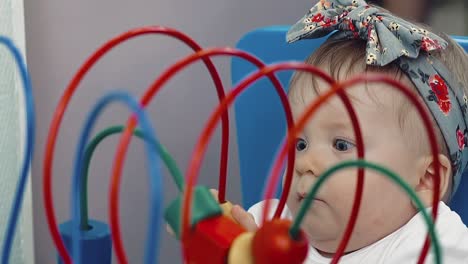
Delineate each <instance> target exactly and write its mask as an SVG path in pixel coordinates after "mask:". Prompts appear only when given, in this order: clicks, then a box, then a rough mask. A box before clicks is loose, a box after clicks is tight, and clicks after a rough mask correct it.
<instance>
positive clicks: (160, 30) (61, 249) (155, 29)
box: [42, 26, 229, 264]
mask: <svg viewBox="0 0 468 264" xmlns="http://www.w3.org/2000/svg"><path fill="white" fill-rule="evenodd" d="M149 34H155V35H159V34H161V35H167V36H170V37H173V38H176V39H178V40H181V41H182V42H184V43H185V44H186V45H188V46H189V47H190V48H192V49H193V50H195V51H198V50H201V46H200V45H198V44H197V43H196V42H195V41H194V40H193V39H191V38H190V37H189V36H187V35H185V34H183V33H182V32H179V31H177V30H175V29H171V28H166V27H160V26H152V27H142V28H136V29H133V30H130V31H127V32H125V33H123V34H121V35H119V36H117V37H115V38H113V39H111V40H109V41H108V42H107V43H105V44H104V45H103V46H102V47H100V48H99V49H98V50H97V51H95V52H94V53H93V54H92V55H91V56H90V57H89V58H88V59H87V60H86V62H85V63H84V64H83V65H82V66H81V67H80V69H79V70H78V72H77V73H76V74H75V76H74V77H73V79H72V80H71V82H70V84H69V85H68V87H67V89H66V90H65V91H64V92H63V94H62V97H61V98H60V101H59V103H58V105H57V108H56V109H55V113H54V116H53V119H52V121H51V123H50V127H49V134H48V135H47V143H46V148H45V150H44V166H43V173H44V176H43V177H44V178H43V185H42V187H43V199H44V206H45V211H46V218H47V224H48V228H49V231H50V234H51V236H52V240H53V242H54V244H55V247H56V248H57V251H58V253H59V255H60V256H61V257H62V259H63V261H64V263H65V264H71V258H70V255H69V254H68V251H67V249H66V248H65V244H64V243H63V240H62V237H61V236H60V233H59V230H58V226H57V219H56V216H55V209H54V202H53V197H52V167H53V158H54V151H55V144H56V140H57V135H58V131H59V129H60V125H61V123H62V119H63V115H64V114H65V111H66V109H67V107H68V104H69V102H70V100H71V98H72V96H73V94H74V92H75V90H76V89H77V88H78V85H79V84H80V83H81V81H82V80H83V78H84V76H85V75H86V74H87V73H88V72H89V71H90V69H91V68H92V67H93V66H94V65H95V64H96V62H98V61H99V60H100V59H101V57H102V56H104V55H105V54H106V53H108V52H109V51H110V50H112V49H113V48H114V47H116V46H118V45H119V44H121V43H123V42H125V41H127V40H129V39H132V38H135V37H138V36H142V35H149ZM203 62H204V64H205V65H206V67H207V68H208V71H209V72H210V75H211V77H212V79H213V81H214V84H215V86H216V89H217V91H218V97H220V98H222V97H223V96H224V88H223V85H222V82H221V78H220V77H219V74H218V72H217V70H216V67H215V66H214V64H213V62H212V61H211V60H210V59H209V58H208V59H205V60H203ZM228 129H229V122H227V118H226V121H223V129H222V131H223V132H222V133H223V134H222V141H223V143H222V144H221V165H220V170H221V173H220V175H223V169H224V170H225V171H226V169H227V153H228V147H227V143H228V140H229V135H228V134H227V133H228V132H227V131H228ZM221 177H222V176H221ZM220 194H221V192H220ZM118 250H119V249H116V255H118V256H119V255H122V254H123V253H122V252H119V251H118Z"/></svg>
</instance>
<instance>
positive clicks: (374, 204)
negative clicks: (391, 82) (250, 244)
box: [232, 0, 468, 264]
mask: <svg viewBox="0 0 468 264" xmlns="http://www.w3.org/2000/svg"><path fill="white" fill-rule="evenodd" d="M334 30H337V32H336V33H333V35H332V36H331V37H330V38H329V39H328V40H327V41H326V42H325V43H324V44H323V45H322V46H321V47H320V48H318V49H317V50H316V51H314V52H313V53H312V55H311V56H310V57H309V58H308V59H307V61H306V63H308V64H310V65H314V66H317V67H319V68H321V69H323V70H324V71H326V72H328V73H329V74H330V75H331V76H332V77H334V78H335V79H336V80H338V81H343V80H346V79H348V78H350V77H352V76H354V75H356V74H361V73H376V72H377V73H383V74H386V75H387V76H388V77H390V78H393V79H395V80H397V81H399V82H402V83H404V84H405V85H407V86H408V87H411V88H412V89H413V90H414V92H415V93H416V94H419V95H420V99H421V102H423V104H424V105H425V106H426V107H427V109H428V110H429V111H428V112H430V113H431V114H432V117H433V126H434V128H435V129H436V131H437V138H438V146H439V149H440V154H439V156H438V157H439V160H440V165H441V169H440V175H441V185H440V190H438V191H439V193H440V197H441V199H442V200H441V201H440V202H439V214H438V218H437V222H436V232H437V235H438V237H439V240H440V244H441V245H442V254H443V262H444V263H450V264H453V263H455V264H456V263H468V229H467V228H466V226H465V225H464V224H463V222H462V221H461V219H460V217H459V216H458V215H457V214H456V213H455V212H453V211H451V210H450V208H449V207H448V206H447V205H446V204H447V203H448V202H449V201H450V199H451V197H452V195H453V193H454V192H455V191H456V189H457V187H458V184H459V182H460V177H461V174H462V172H463V170H464V169H465V167H466V165H467V163H468V151H467V147H468V146H467V136H468V135H467V131H468V130H467V123H468V116H466V115H467V113H466V110H467V109H466V108H467V97H466V95H465V94H468V90H467V88H468V56H467V54H466V53H465V52H464V50H463V49H462V48H461V47H460V46H458V45H457V44H456V43H455V42H454V41H453V40H451V39H450V38H449V37H447V36H445V35H442V36H438V35H435V34H433V33H431V32H429V31H428V30H427V29H426V28H423V27H421V26H416V25H414V24H411V23H409V22H407V21H404V20H402V19H400V18H397V17H395V16H393V15H392V14H390V13H388V12H387V11H385V10H382V9H380V8H376V7H373V6H368V5H367V4H366V3H365V2H364V1H363V0H341V1H339V0H328V1H327V0H322V1H320V2H319V3H318V4H317V5H316V6H314V7H313V8H312V9H311V10H310V11H309V12H308V14H307V15H306V16H305V17H304V18H303V19H301V20H300V21H299V22H298V23H297V24H296V25H294V26H293V27H292V28H291V29H290V31H289V32H288V41H289V42H293V41H296V40H299V39H304V38H315V37H320V36H324V35H326V34H328V33H330V32H332V31H334ZM328 89H330V87H329V85H327V84H326V83H324V82H323V81H321V80H319V79H318V78H314V77H312V76H311V75H309V74H307V73H302V72H298V73H295V75H294V76H293V78H292V80H291V84H290V89H289V94H288V97H289V102H290V104H291V108H292V111H293V116H294V118H295V119H296V120H297V119H298V118H299V117H300V115H301V114H302V113H303V111H304V110H305V109H306V107H307V106H308V105H309V104H310V103H311V102H312V101H314V100H315V99H317V97H318V96H319V95H320V93H323V92H325V91H327V90H328ZM347 94H348V95H349V97H350V98H351V101H352V104H353V107H354V109H355V111H356V113H357V116H358V119H359V122H360V125H361V129H362V132H363V140H364V145H365V159H366V160H368V161H371V162H373V163H377V164H380V165H383V166H384V167H386V168H389V169H391V170H393V171H394V172H396V173H397V174H399V175H400V176H401V177H402V178H403V179H404V180H405V181H406V182H407V183H408V184H409V185H410V186H411V187H412V188H413V190H414V191H415V192H416V193H417V195H418V196H419V198H420V199H421V200H422V201H423V203H424V204H425V206H426V207H427V208H430V207H431V204H432V197H433V195H434V189H433V188H434V178H435V177H434V176H435V170H434V164H435V161H434V159H433V156H432V154H431V151H430V145H429V143H428V140H427V132H426V130H425V127H424V126H423V123H422V121H421V118H420V117H419V115H418V113H417V111H416V109H415V107H414V106H413V105H412V104H411V103H410V102H409V101H408V100H407V99H406V98H405V97H404V96H403V95H402V94H401V93H400V92H399V91H398V90H396V89H392V87H390V86H388V85H385V84H366V85H358V86H357V87H354V88H352V89H348V90H347ZM296 150H297V157H296V161H295V165H294V176H293V182H292V186H291V191H290V195H289V197H288V200H287V207H286V208H285V211H284V212H283V217H284V218H289V219H293V218H294V217H295V216H296V214H297V213H298V210H299V208H300V206H301V204H302V200H303V199H304V197H305V196H306V195H307V193H308V192H309V190H310V189H311V186H312V185H313V184H314V182H315V181H316V180H317V177H319V176H320V175H321V174H322V173H323V172H324V171H325V170H326V169H328V168H330V167H331V166H333V165H336V164H337V163H339V162H342V161H345V160H350V159H356V158H357V152H356V140H355V134H354V131H353V129H352V124H351V122H350V119H349V115H348V113H347V111H346V109H345V107H344V106H343V103H342V101H341V100H340V99H339V98H338V97H334V99H333V100H331V101H329V103H327V104H326V105H325V106H324V107H322V108H321V109H320V110H319V112H317V114H316V115H315V116H314V118H312V119H311V121H310V122H309V123H308V124H307V126H306V128H305V129H304V131H303V133H302V135H301V136H300V137H299V138H298V139H297V141H296ZM356 177H357V169H348V170H345V171H340V172H338V173H337V174H336V175H334V176H333V177H331V178H330V180H328V181H327V182H326V183H325V185H324V186H323V188H322V189H321V190H320V191H319V193H318V195H317V197H316V199H315V200H314V203H313V205H312V207H311V208H309V210H308V213H307V216H306V218H305V220H304V222H303V224H302V229H303V230H304V232H305V233H306V235H307V237H308V241H309V244H310V249H309V254H308V256H307V260H306V262H305V263H313V264H321V263H330V260H331V258H332V257H333V254H334V252H335V251H336V249H337V247H338V244H339V243H340V241H341V239H342V237H343V233H344V230H345V228H346V226H347V223H348V219H349V216H350V212H351V208H352V204H353V200H354V195H355V187H356ZM263 204H264V202H260V203H258V204H256V205H254V206H253V207H251V208H250V209H249V210H248V212H246V211H244V210H243V209H242V208H240V207H238V206H235V207H234V208H233V210H232V215H233V217H234V218H235V219H236V220H237V221H238V222H239V223H240V224H242V225H243V226H244V227H246V228H247V229H249V230H255V229H256V228H257V226H258V224H259V222H260V218H261V214H262V208H263ZM272 204H273V205H274V206H276V205H277V201H273V202H272ZM272 209H274V207H273V208H272ZM270 211H274V210H270ZM426 234H427V227H426V225H425V224H424V221H423V218H422V217H421V215H420V213H419V212H418V210H417V208H416V207H415V205H414V204H413V203H412V201H411V199H410V198H409V197H408V196H407V195H406V194H405V193H404V192H403V191H402V190H401V188H400V187H399V186H397V185H395V184H394V183H393V182H391V181H390V180H388V179H387V178H386V177H384V176H382V175H378V173H376V172H374V171H371V170H366V171H365V184H364V192H363V197H362V205H361V210H360V212H359V217H358V219H357V223H356V226H355V229H354V233H353V235H352V237H351V240H350V242H349V244H348V247H347V248H346V253H345V255H344V256H343V257H342V258H341V261H340V263H344V264H352V263H372V264H375V263H416V261H417V259H418V257H419V255H420V251H421V248H422V246H423V244H424V239H425V237H426ZM425 263H433V255H432V251H431V252H430V254H429V255H428V257H427V258H426V262H425Z"/></svg>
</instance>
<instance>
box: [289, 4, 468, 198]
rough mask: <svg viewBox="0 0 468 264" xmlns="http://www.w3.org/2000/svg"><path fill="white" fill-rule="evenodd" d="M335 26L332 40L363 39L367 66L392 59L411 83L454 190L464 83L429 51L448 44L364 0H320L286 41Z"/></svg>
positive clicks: (461, 146) (467, 149) (467, 144)
mask: <svg viewBox="0 0 468 264" xmlns="http://www.w3.org/2000/svg"><path fill="white" fill-rule="evenodd" d="M335 30H336V31H337V32H336V33H335V34H333V35H332V38H334V39H362V40H364V41H366V42H367V46H366V53H367V55H366V56H367V57H366V58H365V60H366V63H367V64H368V65H377V66H384V65H387V64H389V63H392V62H394V63H396V65H398V66H399V67H400V69H401V70H402V71H403V72H405V73H406V75H407V76H408V77H409V78H410V80H411V81H412V82H413V84H414V86H415V87H416V89H417V91H418V93H419V95H420V96H421V97H422V98H423V99H424V102H425V103H426V105H427V107H428V108H429V110H430V112H431V114H432V116H433V117H434V120H435V121H436V123H437V125H438V127H439V129H440V131H441V133H442V136H443V137H444V140H445V143H446V146H447V149H448V151H449V156H450V157H449V158H450V159H451V162H452V171H453V177H454V178H453V179H454V181H453V183H454V184H453V190H452V194H453V193H454V192H455V190H456V189H457V187H458V185H459V183H460V180H461V175H462V173H463V171H464V170H465V168H466V166H467V164H468V119H467V116H468V114H467V108H468V107H467V102H468V98H467V96H466V95H465V94H464V92H463V91H464V90H463V88H462V87H463V86H462V84H460V83H459V82H458V81H455V80H456V79H455V78H454V77H453V76H452V74H451V73H450V72H449V71H448V70H447V68H446V67H445V65H443V63H441V62H440V61H438V60H437V59H436V58H434V57H432V56H431V55H430V53H429V51H433V50H442V49H445V48H446V47H447V42H446V41H445V40H444V39H442V38H440V37H439V36H437V35H435V34H433V33H431V32H428V31H427V30H425V29H422V28H420V27H418V26H416V25H414V24H411V23H410V22H408V21H405V20H403V19H401V18H398V17H395V16H393V15H392V14H390V13H388V12H386V11H383V10H380V9H378V8H376V7H373V6H369V5H368V4H367V3H366V2H365V1H364V0H320V1H319V2H318V3H317V4H316V5H315V6H314V7H312V8H311V9H310V10H309V12H308V13H307V14H306V15H305V16H304V17H303V18H302V19H301V20H299V21H298V22H297V23H296V24H295V25H293V26H292V27H291V28H290V30H289V31H288V34H287V37H286V39H287V41H288V42H294V41H297V40H300V39H307V38H319V37H323V36H325V35H327V34H328V33H330V32H332V31H335Z"/></svg>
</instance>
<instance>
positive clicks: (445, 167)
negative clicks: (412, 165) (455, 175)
mask: <svg viewBox="0 0 468 264" xmlns="http://www.w3.org/2000/svg"><path fill="white" fill-rule="evenodd" d="M438 158H439V162H440V174H439V175H440V190H439V194H440V200H442V199H443V198H444V197H445V196H446V194H447V193H448V191H449V189H450V188H449V186H450V182H451V179H452V165H451V162H450V160H449V159H448V158H447V157H446V156H445V155H442V154H439V156H438ZM418 166H420V168H419V170H418V171H420V172H421V173H419V175H418V177H419V181H418V182H417V183H416V186H415V189H414V190H415V191H416V194H417V195H418V196H419V198H420V199H421V201H422V202H423V204H424V206H425V207H430V206H431V205H432V199H433V194H434V186H435V177H436V176H437V175H436V173H435V161H434V159H433V157H432V155H430V156H426V157H425V158H424V159H423V161H422V162H420V163H419V165H418ZM413 204H414V203H413Z"/></svg>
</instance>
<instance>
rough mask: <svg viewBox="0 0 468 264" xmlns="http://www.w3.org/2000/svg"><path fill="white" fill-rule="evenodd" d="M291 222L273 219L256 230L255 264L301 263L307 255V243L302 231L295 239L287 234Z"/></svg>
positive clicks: (253, 246)
mask: <svg viewBox="0 0 468 264" xmlns="http://www.w3.org/2000/svg"><path fill="white" fill-rule="evenodd" d="M291 225H292V222H291V221H289V220H285V219H273V220H271V221H268V222H266V223H265V224H264V225H263V226H262V227H261V228H260V229H258V230H257V232H256V233H255V236H254V239H253V245H252V248H253V256H254V259H255V264H284V263H288V264H301V263H303V262H304V260H305V258H306V257H307V251H308V250H309V243H308V242H307V239H306V236H305V234H304V232H302V231H301V232H300V234H299V236H298V238H297V239H293V238H292V237H291V235H290V234H289V228H290V227H291Z"/></svg>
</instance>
